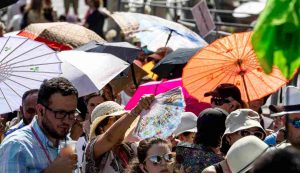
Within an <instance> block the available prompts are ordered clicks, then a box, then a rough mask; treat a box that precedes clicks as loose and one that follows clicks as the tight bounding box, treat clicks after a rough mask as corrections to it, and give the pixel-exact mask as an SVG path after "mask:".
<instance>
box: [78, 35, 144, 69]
mask: <svg viewBox="0 0 300 173" xmlns="http://www.w3.org/2000/svg"><path fill="white" fill-rule="evenodd" d="M76 50H82V51H86V52H98V53H110V54H113V55H115V56H116V57H118V58H121V59H122V60H124V61H126V62H128V63H130V64H131V63H132V62H133V61H134V60H135V58H137V57H138V55H139V54H140V53H141V51H142V50H141V49H140V48H138V47H136V46H133V45H132V44H130V43H127V42H113V43H108V42H106V43H97V42H96V41H91V42H89V43H87V44H85V45H83V46H80V47H79V48H77V49H76Z"/></svg>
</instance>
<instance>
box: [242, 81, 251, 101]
mask: <svg viewBox="0 0 300 173" xmlns="http://www.w3.org/2000/svg"><path fill="white" fill-rule="evenodd" d="M242 79H243V83H244V87H245V91H246V96H247V100H248V103H250V97H249V93H248V88H247V85H246V81H245V75H242Z"/></svg>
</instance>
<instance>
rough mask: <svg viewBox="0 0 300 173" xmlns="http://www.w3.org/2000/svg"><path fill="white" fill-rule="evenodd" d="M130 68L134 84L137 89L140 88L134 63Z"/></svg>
mask: <svg viewBox="0 0 300 173" xmlns="http://www.w3.org/2000/svg"><path fill="white" fill-rule="evenodd" d="M130 68H131V76H132V79H133V83H134V85H135V87H136V88H138V86H139V85H138V83H137V80H136V76H135V72H134V66H133V63H132V64H130Z"/></svg>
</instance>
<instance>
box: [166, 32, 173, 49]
mask: <svg viewBox="0 0 300 173" xmlns="http://www.w3.org/2000/svg"><path fill="white" fill-rule="evenodd" d="M173 31H174V30H172V29H170V34H169V35H168V38H167V42H166V44H165V47H166V46H167V44H168V42H169V40H170V38H171V36H172V33H173Z"/></svg>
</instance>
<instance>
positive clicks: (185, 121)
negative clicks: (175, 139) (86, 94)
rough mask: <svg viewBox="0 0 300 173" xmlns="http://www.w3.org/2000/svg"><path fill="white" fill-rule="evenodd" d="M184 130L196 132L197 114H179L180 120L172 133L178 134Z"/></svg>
mask: <svg viewBox="0 0 300 173" xmlns="http://www.w3.org/2000/svg"><path fill="white" fill-rule="evenodd" d="M185 132H197V116H196V115H195V114H194V113H192V112H183V113H182V114H181V122H180V124H179V125H178V126H177V128H176V130H175V131H174V132H173V133H174V134H175V136H178V135H180V134H182V133H185Z"/></svg>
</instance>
